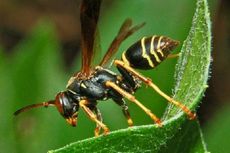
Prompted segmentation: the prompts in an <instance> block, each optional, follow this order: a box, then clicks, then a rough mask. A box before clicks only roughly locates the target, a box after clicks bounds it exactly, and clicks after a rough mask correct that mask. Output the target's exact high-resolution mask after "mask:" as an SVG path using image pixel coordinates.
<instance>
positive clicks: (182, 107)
mask: <svg viewBox="0 0 230 153" xmlns="http://www.w3.org/2000/svg"><path fill="white" fill-rule="evenodd" d="M114 64H115V65H119V66H122V67H123V68H125V69H126V70H127V71H129V72H130V73H132V74H133V75H134V76H136V77H138V78H139V79H140V80H142V81H143V82H144V83H145V84H147V85H148V86H150V87H152V88H153V89H154V90H155V91H156V92H157V93H158V94H159V95H161V96H162V97H164V98H165V99H166V100H167V101H169V102H170V103H173V104H174V105H176V106H178V107H180V108H181V109H182V110H183V111H184V112H185V113H186V114H187V115H188V116H189V119H191V120H192V119H194V118H196V114H195V113H193V112H191V111H190V110H189V108H188V107H186V106H185V105H183V104H182V103H180V102H178V101H176V100H174V99H173V98H171V97H170V96H168V95H166V94H165V93H164V92H163V91H161V90H160V89H159V88H158V87H157V86H156V85H155V84H154V83H153V82H152V80H151V79H149V78H146V77H144V76H143V75H141V74H140V73H139V72H137V71H135V70H134V69H133V68H131V67H130V66H128V65H126V64H125V63H124V62H123V61H120V60H115V61H114Z"/></svg>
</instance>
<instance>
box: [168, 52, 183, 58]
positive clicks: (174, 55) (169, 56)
mask: <svg viewBox="0 0 230 153" xmlns="http://www.w3.org/2000/svg"><path fill="white" fill-rule="evenodd" d="M180 55H181V53H178V54H169V55H168V56H167V58H177V57H180Z"/></svg>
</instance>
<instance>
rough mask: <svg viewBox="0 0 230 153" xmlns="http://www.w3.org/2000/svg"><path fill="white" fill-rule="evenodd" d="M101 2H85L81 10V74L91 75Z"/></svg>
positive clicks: (87, 0)
mask: <svg viewBox="0 0 230 153" xmlns="http://www.w3.org/2000/svg"><path fill="white" fill-rule="evenodd" d="M100 5H101V0H83V1H82V4H81V9H80V21H81V46H82V68H81V73H82V74H84V75H86V76H87V75H88V74H89V73H90V66H91V61H92V58H93V55H94V46H95V44H94V43H95V37H96V30H97V23H98V18H99V12H100Z"/></svg>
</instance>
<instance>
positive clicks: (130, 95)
mask: <svg viewBox="0 0 230 153" xmlns="http://www.w3.org/2000/svg"><path fill="white" fill-rule="evenodd" d="M105 85H106V86H107V87H111V88H113V89H114V90H115V91H117V92H118V93H120V94H121V95H122V96H124V97H125V98H127V99H128V100H130V101H131V102H134V103H135V104H136V105H137V106H139V107H140V108H141V109H142V110H143V111H145V113H146V114H147V115H149V116H150V117H151V119H152V120H154V122H155V123H157V125H158V126H160V127H161V126H162V124H161V120H160V119H159V118H158V117H156V115H154V114H153V113H152V112H151V110H149V109H148V108H146V107H145V106H144V105H143V104H142V103H140V102H139V101H138V100H137V99H136V98H135V97H134V96H133V95H132V94H130V93H128V92H126V91H125V90H123V89H122V88H120V87H119V86H117V85H116V84H115V83H113V82H111V81H106V83H105Z"/></svg>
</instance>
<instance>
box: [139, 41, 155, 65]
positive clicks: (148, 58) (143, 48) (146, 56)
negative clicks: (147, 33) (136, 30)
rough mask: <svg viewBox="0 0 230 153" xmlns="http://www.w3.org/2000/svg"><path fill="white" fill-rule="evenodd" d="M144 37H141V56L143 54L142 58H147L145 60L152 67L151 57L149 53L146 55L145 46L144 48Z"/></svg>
mask: <svg viewBox="0 0 230 153" xmlns="http://www.w3.org/2000/svg"><path fill="white" fill-rule="evenodd" d="M145 38H146V37H143V38H142V39H141V47H142V56H143V57H144V58H146V59H147V61H148V63H149V65H150V66H151V67H154V64H153V62H152V61H151V59H150V57H149V55H147V53H146V48H145Z"/></svg>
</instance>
